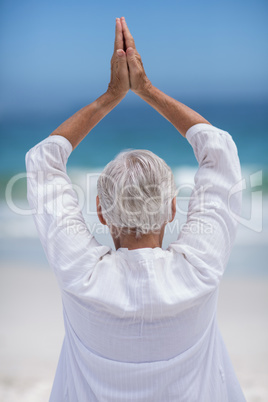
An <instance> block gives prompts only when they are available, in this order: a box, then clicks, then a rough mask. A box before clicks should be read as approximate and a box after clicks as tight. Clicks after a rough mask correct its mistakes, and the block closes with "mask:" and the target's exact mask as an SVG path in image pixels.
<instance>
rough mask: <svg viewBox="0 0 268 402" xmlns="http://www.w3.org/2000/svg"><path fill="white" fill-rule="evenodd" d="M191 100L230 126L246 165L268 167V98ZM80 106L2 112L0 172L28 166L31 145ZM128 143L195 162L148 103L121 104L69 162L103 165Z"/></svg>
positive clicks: (172, 161)
mask: <svg viewBox="0 0 268 402" xmlns="http://www.w3.org/2000/svg"><path fill="white" fill-rule="evenodd" d="M188 105H189V106H190V107H192V108H194V109H195V110H197V111H198V112H199V113H201V114H202V115H203V116H204V117H205V118H207V119H208V120H209V121H210V122H211V123H212V124H213V125H215V126H216V127H219V128H221V129H223V130H226V131H229V133H230V134H231V135H232V136H233V138H234V140H235V142H236V144H237V147H238V151H239V156H240V160H241V164H242V165H258V166H263V167H266V168H267V167H268V157H267V151H268V101H267V102H258V103H252V104H250V103H246V102H245V103H231V102H230V103H228V104H227V103H222V104H221V103H215V104H205V103H204V104H195V103H194V102H188ZM77 109H79V106H78V107H73V108H72V110H69V111H66V112H64V113H62V114H58V115H56V116H53V114H50V115H46V116H37V115H34V116H29V115H28V116H18V115H16V116H12V117H7V116H6V117H5V118H2V121H1V122H0V130H1V151H0V152H1V154H0V155H1V157H0V171H1V175H2V177H3V175H8V174H10V173H13V174H14V173H16V172H18V171H23V170H24V156H25V153H26V152H27V150H28V149H29V148H31V147H32V146H34V145H35V144H36V143H37V142H39V141H41V140H42V139H44V138H45V137H46V136H48V135H49V134H50V133H51V132H52V131H53V130H54V129H55V128H56V127H57V126H58V125H59V124H60V123H61V122H62V121H64V120H65V119H66V118H68V117H69V116H70V115H71V114H72V113H74V112H75V111H76V110H77ZM125 148H144V149H150V150H151V151H153V152H155V153H156V154H158V155H159V156H161V157H162V158H164V159H165V160H166V162H167V163H168V164H169V165H170V166H171V167H173V168H174V167H176V166H180V165H195V158H194V156H193V152H192V149H191V147H190V146H188V145H187V144H185V140H184V139H183V138H182V137H181V136H180V135H179V134H178V132H177V131H176V129H175V128H174V127H173V126H172V125H171V124H170V123H169V122H168V121H166V120H165V119H164V118H163V117H162V116H160V115H159V114H158V113H157V112H156V111H154V110H153V109H152V108H151V107H149V106H148V105H147V104H145V103H138V104H135V105H133V106H130V105H123V104H122V105H119V106H118V107H117V108H116V109H114V110H113V111H112V112H111V113H110V114H109V115H108V116H106V117H105V118H104V119H103V120H102V121H101V122H100V123H99V125H98V126H96V127H95V128H94V129H93V130H92V132H91V133H90V135H89V136H88V137H87V138H86V139H85V140H84V142H83V146H80V147H78V148H77V149H76V150H75V151H74V152H73V154H72V155H71V157H70V160H69V166H70V167H72V166H78V167H89V168H94V167H101V166H104V165H105V164H106V163H108V162H109V161H110V160H111V159H112V158H113V157H114V156H115V155H116V154H117V153H118V152H120V151H121V150H122V149H125Z"/></svg>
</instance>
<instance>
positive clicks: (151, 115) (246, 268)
mask: <svg viewBox="0 0 268 402" xmlns="http://www.w3.org/2000/svg"><path fill="white" fill-rule="evenodd" d="M187 104H188V106H190V107H191V108H193V109H194V110H196V111H197V112H199V113H200V114H201V115H203V116H204V117H205V118H206V119H207V120H208V121H210V123H211V124H213V125H214V126H216V127H218V128H220V129H222V130H225V131H228V132H229V133H230V134H231V135H232V137H233V139H234V141H235V143H236V145H237V148H238V154H239V158H240V162H241V166H242V177H243V183H244V184H243V188H244V190H243V209H242V212H241V215H240V216H239V217H237V219H238V234H237V238H236V242H235V245H234V248H233V252H232V254H231V257H230V260H229V263H228V266H227V269H226V275H229V276H232V275H233V276H268V269H267V268H268V267H267V265H268V264H267V261H268V157H267V153H268V100H267V101H266V100H258V101H251V100H250V99H245V100H244V101H235V100H234V101H232V100H231V101H230V100H229V101H228V102H226V101H221V102H219V101H217V102H214V103H212V102H198V101H197V100H190V101H188V103H187ZM80 107H82V105H73V106H72V107H70V108H69V109H68V110H64V111H57V113H56V112H51V111H50V112H48V111H46V112H42V113H41V112H38V113H37V112H33V113H30V112H27V113H22V112H21V113H20V112H19V111H16V112H14V114H13V115H9V116H2V117H1V118H0V136H1V146H0V172H1V173H0V226H1V230H0V263H1V265H2V266H4V265H5V264H15V265H16V264H17V265H18V264H21V265H31V266H36V269H41V268H42V269H43V268H47V267H48V264H47V261H46V257H45V255H44V252H43V250H42V247H41V245H40V242H39V239H38V236H37V232H36V229H35V226H34V222H33V218H32V216H31V212H30V211H29V206H28V203H27V198H26V174H25V154H26V153H27V151H28V150H29V149H30V148H31V147H33V146H34V145H35V144H37V143H38V142H40V141H42V140H43V139H44V138H46V137H47V136H48V135H49V134H50V133H51V132H52V131H53V130H54V129H55V128H56V127H57V126H58V125H60V124H61V123H62V122H63V121H64V120H65V119H67V118H68V117H69V116H70V115H71V114H73V113H74V112H75V111H76V110H78V109H79V108H80ZM133 148H134V149H149V150H151V151H152V152H154V153H156V154H157V155H159V156H160V157H161V158H163V159H164V160H165V161H166V162H167V164H168V165H170V167H171V168H172V170H173V173H174V176H175V181H176V185H177V186H178V187H180V188H183V190H182V193H181V195H180V196H178V197H177V209H178V212H177V215H176V219H175V221H174V222H173V223H172V224H169V225H170V226H169V227H168V228H167V229H166V234H165V237H164V242H163V248H166V247H167V246H168V244H169V243H170V242H171V241H173V240H175V239H176V238H177V236H178V233H179V231H180V228H181V225H182V224H183V222H185V219H186V215H187V205H188V201H189V196H190V192H189V191H190V190H189V189H190V188H191V186H192V184H193V181H194V175H195V172H196V170H197V167H198V165H197V162H196V160H195V156H194V154H193V151H192V148H191V146H190V145H189V144H188V142H187V141H186V140H185V138H183V137H182V136H181V135H180V134H179V133H178V132H177V130H176V129H175V128H174V127H173V126H172V125H171V124H170V123H169V122H168V121H167V120H165V119H164V118H163V117H162V116H160V115H159V114H158V113H157V112H156V111H155V110H153V109H152V108H150V107H149V106H148V105H147V104H145V103H144V102H140V103H137V104H136V103H133V104H130V103H128V104H125V105H124V104H122V105H121V104H120V105H119V106H118V107H117V108H116V109H114V110H113V111H112V112H111V113H110V114H109V115H108V116H106V117H105V118H104V119H103V120H102V121H101V122H100V123H99V124H98V125H97V126H96V127H95V128H94V129H93V130H92V131H91V132H90V133H89V135H88V136H87V137H86V139H84V140H83V142H82V143H81V144H80V145H79V146H78V147H77V148H76V149H75V150H74V151H73V153H72V154H71V156H70V158H69V161H68V165H67V167H68V174H69V175H70V177H71V179H72V182H73V183H74V185H75V186H76V187H77V188H79V189H80V190H81V191H80V190H79V191H80V193H81V194H82V195H81V198H82V199H83V203H82V204H83V205H81V208H82V209H83V213H84V216H85V220H86V222H87V225H88V227H89V228H90V230H91V231H92V232H93V234H94V235H95V237H96V238H97V240H98V241H100V242H102V243H103V244H107V245H110V246H111V247H113V243H112V239H111V237H110V235H109V233H108V232H107V228H104V227H102V226H101V225H100V223H98V219H97V216H96V208H95V197H96V181H97V177H98V175H99V173H100V172H101V171H102V169H103V168H104V166H105V165H106V164H107V163H108V162H109V161H110V160H111V159H113V158H114V157H115V156H116V155H117V154H118V153H119V152H120V151H122V150H124V149H133Z"/></svg>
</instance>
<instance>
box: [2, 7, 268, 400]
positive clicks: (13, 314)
mask: <svg viewBox="0 0 268 402" xmlns="http://www.w3.org/2000/svg"><path fill="white" fill-rule="evenodd" d="M120 16H125V18H126V21H127V23H128V25H129V28H130V30H131V32H132V34H133V36H134V39H135V41H136V47H137V49H138V51H139V53H140V54H141V56H142V60H143V64H144V67H145V71H146V73H147V75H148V77H149V79H150V80H151V82H152V83H153V85H155V86H157V87H158V88H159V89H161V90H162V91H164V92H166V93H167V94H169V95H171V96H173V97H174V98H176V99H178V100H179V101H181V102H183V103H185V104H187V105H188V106H190V107H191V108H193V109H195V110H196V111H198V112H199V113H200V114H202V115H203V116H204V117H205V118H206V119H207V120H209V121H210V122H211V123H212V124H213V125H215V126H216V127H219V128H221V129H223V130H226V131H228V132H229V133H230V134H231V135H232V137H233V139H234V141H235V142H236V144H237V148H238V153H239V157H240V161H241V165H242V175H243V185H244V190H243V198H244V203H243V210H242V213H241V216H239V217H237V220H238V223H239V225H238V226H239V227H238V235H237V239H236V243H235V246H234V249H233V253H232V255H231V258H230V261H229V264H228V266H227V269H226V274H225V277H224V279H223V281H222V285H221V290H220V299H219V312H218V313H219V324H220V327H221V330H222V334H223V337H224V339H225V342H226V345H227V348H228V350H229V352H230V355H231V358H232V361H233V364H234V366H235V370H236V373H237V375H238V378H239V380H240V383H241V386H242V388H243V390H244V393H245V396H246V398H247V400H248V401H265V400H268V387H267V381H266V379H267V374H268V363H267V362H268V346H267V339H268V322H267V307H268V296H267V295H268V287H267V284H268V274H267V258H268V253H267V246H268V196H267V193H268V158H267V151H268V132H267V127H268V91H267V90H268V74H267V71H268V25H267V17H268V4H267V2H266V1H265V0H256V1H255V2H252V1H250V0H243V1H242V0H237V1H231V0H225V1H224V2H219V1H215V0H213V1H212V0H203V1H202V2H200V1H198V0H190V1H187V2H186V1H182V0H177V1H166V2H158V3H157V2H154V1H152V0H148V1H147V2H145V1H139V0H138V1H135V2H125V1H116V0H115V1H113V2H109V1H99V2H95V1H94V2H93V1H86V0H77V1H69V0H67V1H66V0H65V1H57V0H54V1H51V0H48V1H46V2H42V1H36V0H35V1H33V0H32V1H30V0H24V1H23V2H19V1H18V0H14V1H12V2H10V1H7V0H2V1H1V3H0V51H1V65H0V87H1V92H0V130H1V131H0V132H1V143H0V144H1V146H0V189H1V195H0V225H1V230H0V238H1V243H0V253H1V255H0V263H1V268H0V269H1V270H0V273H1V280H0V314H1V316H0V319H1V328H0V400H1V401H5V402H6V401H14V400H20V401H24V400H25V401H35V402H39V401H40V402H41V401H46V400H48V396H49V392H50V388H51V385H52V381H53V377H54V373H55V369H56V365H57V359H58V356H59V352H60V347H61V343H62V340H63V336H64V331H63V324H62V317H61V301H60V295H59V292H58V290H57V287H56V282H55V280H54V277H53V274H52V273H51V271H50V269H49V266H48V264H47V261H46V258H45V255H44V253H43V250H42V248H41V245H40V243H39V240H38V237H37V232H36V230H35V227H34V223H33V219H32V216H31V212H30V211H29V207H28V204H27V200H26V177H25V162H24V160H25V154H26V152H27V151H28V150H29V149H30V148H31V147H32V146H34V145H35V144H36V143H38V142H39V141H41V140H43V139H44V138H45V137H47V136H48V135H49V134H50V133H51V132H52V131H53V130H54V129H55V128H56V127H57V126H58V125H59V124H61V123H62V121H64V120H65V119H66V118H68V117H69V116H70V115H72V114H73V113H75V112H76V111H77V110H78V109H80V108H81V107H83V106H85V105H86V104H88V103H90V102H92V101H93V100H95V99H96V98H97V97H98V96H100V95H101V94H102V93H104V92H105V91H106V89H107V86H108V83H109V79H110V58H111V56H112V52H113V41H114V28H115V18H116V17H120ZM125 148H144V149H150V150H151V151H153V152H155V153H156V154H158V155H159V156H161V157H162V158H163V159H165V161H166V162H167V163H168V164H169V165H170V166H171V167H172V169H173V172H174V175H175V180H176V184H177V186H178V187H179V188H180V189H181V192H180V193H179V195H178V199H177V207H178V213H177V217H176V221H175V222H174V223H173V226H171V227H170V228H168V230H167V233H166V236H165V239H164V244H163V246H164V248H166V247H167V245H168V244H169V242H170V241H171V240H175V238H176V237H177V235H178V233H179V228H180V225H181V224H182V223H183V222H184V221H185V218H186V211H187V202H188V199H187V197H189V195H190V192H189V191H190V187H191V185H192V183H193V177H194V173H195V171H196V169H197V164H196V161H195V157H194V155H193V152H192V149H191V147H190V145H189V144H188V143H187V141H185V139H183V138H182V137H181V136H180V135H179V134H178V132H177V131H176V130H175V128H174V127H173V126H172V125H171V124H170V123H169V122H167V121H166V120H164V119H163V118H162V117H161V116H160V115H158V114H157V113H156V112H155V111H154V110H153V109H151V108H150V107H149V106H148V105H147V104H146V103H144V102H143V101H142V100H140V99H139V98H138V97H137V96H135V95H134V94H133V93H131V92H130V93H129V94H128V95H127V96H126V98H125V99H124V100H123V101H122V102H121V104H120V105H119V106H118V107H117V108H116V109H114V110H113V111H112V112H111V113H110V114H109V115H108V116H107V117H106V118H105V119H103V120H102V121H101V122H100V123H99V125H98V126H97V127H95V128H94V129H93V130H92V132H91V133H90V134H89V135H88V137H87V138H86V139H85V140H84V142H83V145H82V146H79V147H78V148H77V149H76V150H75V151H74V152H73V153H72V155H71V156H70V159H69V162H68V173H69V174H70V176H71V178H72V181H73V183H74V184H76V185H77V188H78V187H79V189H82V191H80V192H79V194H78V195H80V197H79V198H80V202H81V207H82V208H83V211H84V216H85V219H86V222H87V224H88V226H89V228H90V229H91V230H92V232H93V233H94V234H95V236H96V238H97V239H98V240H99V241H101V242H103V243H104V244H108V245H111V246H112V242H111V238H110V236H109V235H108V233H107V232H106V231H105V230H104V229H103V228H102V227H101V226H100V225H98V223H97V218H96V211H95V196H96V179H97V177H98V173H99V172H101V170H102V169H103V167H104V166H105V165H106V164H107V163H108V162H109V161H110V160H111V159H112V158H114V157H115V155H116V154H117V153H118V152H120V151H121V150H122V149H125ZM16 398H17V399H16Z"/></svg>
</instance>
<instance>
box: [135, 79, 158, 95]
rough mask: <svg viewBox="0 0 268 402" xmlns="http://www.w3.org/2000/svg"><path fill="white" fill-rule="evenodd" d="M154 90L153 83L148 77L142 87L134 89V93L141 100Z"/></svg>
mask: <svg viewBox="0 0 268 402" xmlns="http://www.w3.org/2000/svg"><path fill="white" fill-rule="evenodd" d="M152 89H153V85H152V83H151V81H150V80H149V79H148V78H147V77H146V79H145V80H144V83H143V85H142V86H141V87H139V88H137V89H133V92H134V93H135V94H136V95H138V96H140V97H141V98H143V97H146V96H148V95H149V94H150V93H151V91H152Z"/></svg>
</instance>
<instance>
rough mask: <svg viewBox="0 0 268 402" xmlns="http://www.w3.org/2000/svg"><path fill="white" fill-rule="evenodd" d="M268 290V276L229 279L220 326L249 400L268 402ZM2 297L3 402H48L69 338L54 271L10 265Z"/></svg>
mask: <svg viewBox="0 0 268 402" xmlns="http://www.w3.org/2000/svg"><path fill="white" fill-rule="evenodd" d="M267 290H268V279H267V278H266V279H265V278H239V277H237V278H230V277H228V276H227V277H226V278H224V279H223V280H222V283H221V286H220V296H219V304H218V320H219V326H220V329H221V332H222V335H223V338H224V340H225V343H226V346H227V349H228V351H229V354H230V356H231V360H232V362H233V365H234V368H235V371H236V374H237V376H238V379H239V381H240V384H241V386H242V389H243V391H244V394H245V397H246V400H247V401H249V402H265V401H267V400H268V385H267V374H268V343H267V339H268V322H267V319H266V317H267V310H268V296H267V293H268V292H267ZM0 294H1V304H0V306H1V307H0V315H1V329H0V340H1V346H0V361H1V365H0V401H1V402H14V401H20V402H45V401H48V399H49V394H50V390H51V387H52V383H53V378H54V374H55V370H56V366H57V361H58V357H59V353H60V349H61V344H62V341H63V337H64V329H63V319H62V311H61V298H60V292H59V290H58V288H57V283H56V280H55V278H54V276H53V273H52V272H51V271H50V269H48V267H46V266H44V267H39V268H38V269H36V266H35V265H33V266H21V265H20V266H18V264H17V265H14V264H13V265H11V264H5V266H4V267H3V266H2V268H1V284H0Z"/></svg>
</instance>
